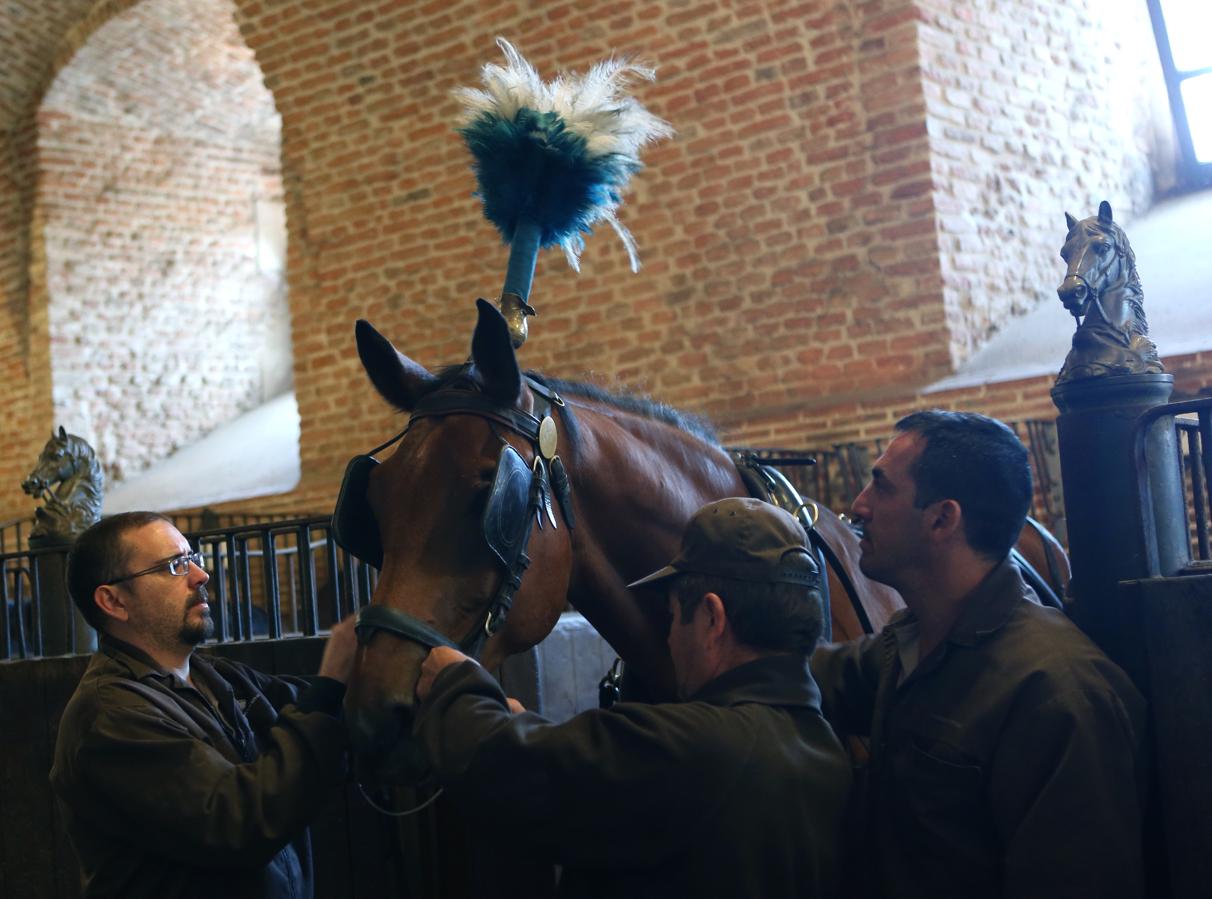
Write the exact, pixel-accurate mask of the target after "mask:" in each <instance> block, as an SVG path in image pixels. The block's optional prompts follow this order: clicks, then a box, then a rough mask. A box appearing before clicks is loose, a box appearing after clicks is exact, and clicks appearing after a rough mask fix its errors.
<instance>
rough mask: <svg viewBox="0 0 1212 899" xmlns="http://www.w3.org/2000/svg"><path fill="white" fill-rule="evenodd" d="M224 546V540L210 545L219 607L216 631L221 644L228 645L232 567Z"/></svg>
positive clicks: (215, 541) (213, 579) (213, 581)
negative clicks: (228, 612) (228, 604)
mask: <svg viewBox="0 0 1212 899" xmlns="http://www.w3.org/2000/svg"><path fill="white" fill-rule="evenodd" d="M223 545H224V544H223V541H222V540H212V541H211V543H210V557H211V568H212V569H213V571H214V576H213V577H212V578H211V582H212V583H213V584H214V585H215V605H216V606H218V615H217V618H218V621H216V622H215V630H216V631H217V632H218V637H219V642H220V643H226V642H227V638H228V634H227V571H228V569H229V568H230V567H231V566H230V565H228V564H227V560H226V559H225V558H224V556H225V554H224V552H223Z"/></svg>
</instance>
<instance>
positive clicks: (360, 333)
mask: <svg viewBox="0 0 1212 899" xmlns="http://www.w3.org/2000/svg"><path fill="white" fill-rule="evenodd" d="M354 335H355V336H356V337H357V341H358V358H359V359H361V360H362V367H363V368H364V369H366V374H367V376H368V377H369V378H370V383H372V384H374V385H375V390H377V391H379V395H380V396H381V397H383V399H385V400H387V402H389V403H391V404H392V405H393V406H395V407H396V408H397V409H401V410H403V411H409V410H411V409H412V407H413V406H414V405H416V402H417V400H419V399H420V398H421V397H422V396H424V395H425V394H426V393H428V392H429V391H430V390H431V389H432V388H433V386H434V385H435V384H437V382H438V379H437V378H436V377H435V376H434V375H431V374H430V373H429V371H428V370H426V368H425V367H424V366H423V365H420V364H418V363H416V362H413V361H412V360H411V359H409V358H408V357H407V356H405V355H404V354H403V353H401V352H400V351H399V350H397V349H396V348H395V347H394V346H393V345H392V342H391V341H390V340H388V339H387V338H386V337H384V336H383V335H382V334H380V333H379V332H378V331H376V330H375V328H374V325H372V324H371V323H370V322H368V321H365V320H363V319H358V323H357V324H356V325H355V326H354Z"/></svg>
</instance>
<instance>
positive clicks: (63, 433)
mask: <svg viewBox="0 0 1212 899" xmlns="http://www.w3.org/2000/svg"><path fill="white" fill-rule="evenodd" d="M59 439H60V440H66V439H67V431H65V430H63V425H59Z"/></svg>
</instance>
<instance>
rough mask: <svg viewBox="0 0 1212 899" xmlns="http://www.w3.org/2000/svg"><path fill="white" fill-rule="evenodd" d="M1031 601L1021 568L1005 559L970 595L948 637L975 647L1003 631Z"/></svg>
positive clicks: (951, 641) (960, 644)
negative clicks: (1018, 610) (1017, 610)
mask: <svg viewBox="0 0 1212 899" xmlns="http://www.w3.org/2000/svg"><path fill="white" fill-rule="evenodd" d="M1029 598H1030V597H1029V595H1028V590H1027V585H1026V584H1025V583H1024V582H1023V576H1022V575H1021V574H1020V573H1019V570H1018V566H1017V565H1014V564H1012V563H1011V562H1010V559H1009V558H1005V559H1002V561H1001V562H999V563H998V564H997V565H996V566H995V567H994V568H993V570H992V571H990V572H989V574H987V575H986V576H985V579H984V580H983V581H981V582H980V583H979V584H977V586H976V589H975V590H973V591H972V592H971V593H970V594H968V600H967V602H965V603H964V611H963V612H961V613H960V617H959V618H958V619H957V620H956V622H955V624H954V625H952V627H951V633H950V634H948V635H947V640H948V642H950V643H955V644H958V645H959V646H975V645H976V644H977V643H979V642H980V641H981V640H984V639H985V638H986V637H988V636H990V635H991V634H995V633H997V632H998V631H999V630H1001V629H1002V627H1004V626H1005V624H1006V622H1007V621H1009V620H1010V616H1011V614H1013V612H1014V610H1015V609H1016V608H1017V607H1018V605H1019V603H1021V602H1023V601H1025V600H1029Z"/></svg>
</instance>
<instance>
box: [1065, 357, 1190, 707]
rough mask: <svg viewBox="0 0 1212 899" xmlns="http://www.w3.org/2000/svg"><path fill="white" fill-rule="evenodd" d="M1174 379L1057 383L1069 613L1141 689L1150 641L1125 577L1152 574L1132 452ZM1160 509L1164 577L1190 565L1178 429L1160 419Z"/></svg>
mask: <svg viewBox="0 0 1212 899" xmlns="http://www.w3.org/2000/svg"><path fill="white" fill-rule="evenodd" d="M1173 384H1174V376H1173V375H1169V374H1152V373H1149V374H1125V375H1112V376H1107V377H1098V378H1082V379H1074V380H1069V381H1065V382H1063V383H1058V384H1057V385H1056V387H1054V388H1053V389H1052V400H1053V402H1054V403H1055V404H1056V406H1057V408H1058V409H1059V410H1060V413H1061V414H1060V418H1059V419H1058V420H1057V437H1058V442H1059V444H1060V457H1061V478H1062V481H1063V483H1064V492H1065V510H1066V515H1067V517H1068V525H1069V557H1070V562H1071V564H1072V567H1073V580H1072V582H1071V583H1070V585H1069V591H1070V593H1071V594H1072V600H1073V605H1072V615H1073V619H1074V620H1075V621H1076V622H1077V624H1078V625H1079V626H1080V627H1081V628H1082V630H1084V631H1085V632H1086V633H1087V634H1089V635H1090V637H1091V638H1092V639H1093V640H1094V641H1095V642H1096V643H1098V644H1099V645H1100V646H1101V647H1102V648H1103V650H1104V651H1105V652H1106V653H1107V655H1109V656H1110V657H1111V658H1113V659H1114V660H1115V661H1116V662H1118V663H1119V664H1120V665H1121V666H1122V667H1123V668H1124V669H1125V670H1126V671H1127V672H1128V673H1129V674H1130V675H1131V676H1132V677H1133V679H1135V680H1136V681H1137V683H1138V684H1139V685H1140V686H1141V687H1142V689H1144V688H1146V687H1147V682H1148V677H1147V673H1146V672H1147V666H1146V660H1145V648H1144V642H1143V641H1142V640H1141V639H1140V632H1139V626H1138V625H1139V623H1138V621H1137V620H1136V617H1135V616H1136V614H1137V613H1136V612H1135V611H1134V610H1133V609H1132V608H1131V607H1130V606H1129V605H1128V603H1127V601H1126V600H1125V599H1123V598H1122V597H1121V592H1120V589H1119V584H1120V582H1121V581H1127V580H1135V579H1138V578H1144V577H1148V576H1149V570H1148V563H1147V559H1146V556H1145V549H1144V543H1143V540H1142V533H1143V532H1142V521H1141V508H1140V499H1139V496H1138V489H1137V473H1136V466H1135V461H1134V458H1133V435H1134V433H1135V425H1136V420H1137V419H1138V418H1139V417H1140V415H1141V414H1143V413H1144V412H1145V411H1147V410H1148V409H1150V408H1152V407H1153V406H1157V405H1160V404H1162V403H1165V402H1167V401H1168V400H1169V398H1170V392H1171V389H1172V388H1173ZM1148 448H1149V460H1150V470H1149V473H1148V474H1149V478H1150V484H1151V488H1152V493H1153V508H1152V509H1149V510H1145V514H1149V515H1151V516H1152V518H1153V521H1154V523H1155V525H1156V528H1157V537H1158V541H1157V542H1158V551H1159V557H1160V560H1161V574H1162V575H1163V576H1166V575H1173V574H1175V573H1177V572H1178V570H1179V569H1180V568H1182V566H1183V565H1184V564H1185V563H1186V562H1187V561H1188V550H1187V545H1186V539H1187V536H1186V531H1185V523H1186V518H1185V515H1184V512H1183V495H1182V473H1181V471H1180V469H1179V467H1178V457H1177V452H1178V450H1177V446H1176V444H1175V436H1174V426H1173V421H1172V420H1171V419H1170V418H1163V419H1161V420H1159V421H1158V422H1156V424H1155V425H1154V427H1153V428H1152V431H1151V433H1150V435H1149V437H1148Z"/></svg>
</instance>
